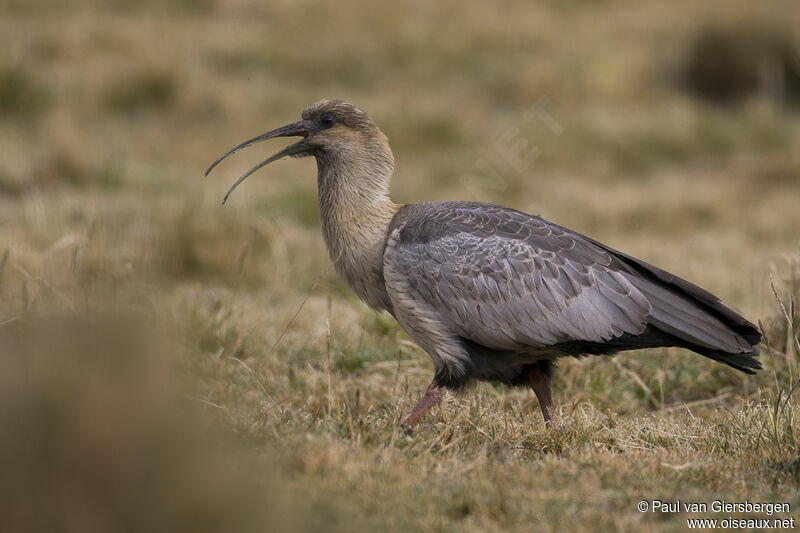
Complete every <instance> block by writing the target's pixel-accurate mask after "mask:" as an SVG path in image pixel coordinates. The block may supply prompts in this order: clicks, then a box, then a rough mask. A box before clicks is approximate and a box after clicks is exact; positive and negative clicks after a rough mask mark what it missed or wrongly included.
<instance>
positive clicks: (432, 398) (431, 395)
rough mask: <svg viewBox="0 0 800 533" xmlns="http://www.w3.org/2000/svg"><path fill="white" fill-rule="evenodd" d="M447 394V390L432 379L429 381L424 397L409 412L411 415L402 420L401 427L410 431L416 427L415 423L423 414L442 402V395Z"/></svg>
mask: <svg viewBox="0 0 800 533" xmlns="http://www.w3.org/2000/svg"><path fill="white" fill-rule="evenodd" d="M445 392H447V389H446V388H445V387H443V386H441V385H439V383H437V382H436V380H435V379H434V380H433V381H431V384H430V385H428V390H426V391H425V395H424V396H423V397H422V399H421V400H420V401H419V403H418V404H417V405H416V406H415V407H414V409H412V410H411V413H410V414H409V415H408V416H407V417H406V418H405V419H404V420H403V422H402V423H401V425H402V426H403V427H404V428H405V429H407V430H410V429H411V428H413V427H414V426H416V425H417V422H419V421H420V419H421V418H422V417H423V416H425V413H427V412H428V411H430V410H431V408H432V407H435V406H436V405H438V404H439V402H441V401H442V398H444V393H445Z"/></svg>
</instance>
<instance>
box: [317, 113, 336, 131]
mask: <svg viewBox="0 0 800 533" xmlns="http://www.w3.org/2000/svg"><path fill="white" fill-rule="evenodd" d="M319 124H320V126H322V128H323V129H326V130H327V129H328V128H331V127H333V125H334V124H336V118H335V117H334V116H333V115H331V114H329V113H325V114H324V115H322V116H321V117H319Z"/></svg>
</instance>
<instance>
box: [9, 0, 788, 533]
mask: <svg viewBox="0 0 800 533" xmlns="http://www.w3.org/2000/svg"><path fill="white" fill-rule="evenodd" d="M0 13H2V15H3V16H1V17H0V46H2V47H3V49H5V50H10V51H11V55H10V57H9V59H8V60H6V61H5V62H4V65H5V66H2V68H0V96H4V97H3V98H0V100H2V103H0V111H1V112H3V116H4V117H8V118H9V119H10V120H6V121H0V146H2V147H3V151H2V152H3V157H2V158H0V361H1V362H2V365H3V366H2V371H0V457H2V460H3V465H4V472H3V474H4V475H3V476H0V478H2V479H0V502H2V503H0V529H2V530H3V531H23V530H24V531H29V530H33V529H42V530H68V531H115V530H147V531H176V530H185V531H205V530H208V531H219V530H231V531H248V530H253V531H264V530H276V531H277V530H280V531H283V530H308V531H316V530H320V529H326V530H333V531H336V530H339V529H341V530H347V531H353V530H387V529H388V530H408V531H412V530H413V531H418V530H422V531H503V530H534V529H535V530H537V531H539V530H541V531H556V530H578V531H582V530H590V531H599V530H608V529H622V530H641V529H653V528H655V529H659V530H666V531H683V530H685V529H686V522H685V519H686V518H687V517H690V516H691V515H688V514H659V513H640V512H638V511H637V509H636V505H637V503H638V502H639V501H641V500H652V499H661V500H663V501H667V500H669V501H674V500H678V499H680V500H682V501H684V502H688V501H700V502H707V503H710V502H711V501H712V500H714V499H727V500H728V501H744V500H745V499H749V500H750V501H776V502H788V503H790V504H791V506H792V509H793V512H794V510H795V509H798V508H800V507H799V506H800V491H798V488H800V485H798V483H800V474H799V472H800V467H799V466H798V465H799V464H800V461H799V460H798V457H800V449H799V445H798V431H799V428H798V416H800V413H798V394H800V392H798V391H797V390H795V391H794V392H793V393H792V394H791V395H790V394H789V391H790V390H792V388H793V385H794V384H795V383H796V380H797V378H798V376H800V358H799V356H800V347H799V346H797V342H796V336H797V327H798V324H799V323H800V314H799V312H798V309H797V305H796V302H797V300H798V299H800V248H799V246H800V242H799V241H798V239H800V232H798V228H800V209H798V208H797V204H798V197H799V196H798V195H800V157H798V154H800V115H798V114H797V111H796V109H794V108H793V107H791V106H790V105H786V102H784V101H781V100H780V99H776V98H774V97H773V96H774V95H770V94H769V93H768V92H762V91H755V92H754V93H752V94H751V93H748V95H747V96H746V97H742V98H739V99H737V100H736V101H735V102H724V103H721V104H720V103H716V104H715V103H709V102H708V101H706V100H704V99H701V98H695V97H694V96H693V95H692V93H691V92H690V91H687V90H686V87H685V86H684V85H681V83H677V82H678V81H680V80H679V79H676V74H675V73H676V68H677V67H679V66H680V65H685V64H686V62H687V61H689V60H690V59H691V54H692V53H693V52H692V47H691V46H690V44H691V43H692V42H693V39H694V38H695V37H696V36H698V35H702V32H703V31H704V28H706V27H708V24H707V21H709V20H714V21H715V24H721V25H728V26H727V27H729V28H739V27H742V24H744V25H745V26H746V25H747V24H750V23H751V22H752V24H754V25H757V26H758V27H759V28H764V27H766V28H768V29H769V28H774V29H775V32H776V35H780V39H781V42H794V43H795V45H794V46H795V50H797V49H798V48H797V44H796V40H797V39H798V37H799V36H798V35H797V33H796V30H794V29H793V28H800V18H799V17H800V10H798V9H797V7H796V6H795V4H794V3H792V2H790V1H788V0H786V1H784V0H772V1H770V2H766V3H760V4H753V3H751V2H744V1H736V2H723V1H722V0H719V1H716V0H715V1H713V2H711V3H706V4H703V5H698V4H697V3H696V2H688V1H684V0H680V1H679V2H677V3H675V2H671V3H669V4H663V3H659V2H646V3H644V4H642V5H638V6H636V7H631V5H630V4H628V3H624V2H614V1H611V2H602V3H595V2H570V3H566V4H563V3H561V4H558V5H557V4H548V3H545V4H534V3H526V2H504V3H503V5H502V6H500V8H499V9H498V8H497V6H494V5H490V4H483V3H478V2H471V3H469V4H468V5H462V6H459V7H458V8H454V7H448V6H446V5H444V4H425V5H423V4H411V5H391V6H390V5H385V6H377V5H373V4H370V3H368V2H356V3H355V4H353V5H348V6H344V5H340V4H320V5H316V6H315V7H314V8H313V9H312V8H310V7H308V6H306V5H304V4H302V3H297V2H294V3H277V4H269V5H267V4H263V3H255V2H234V3H230V2H219V1H211V0H202V1H200V2H187V1H178V2H175V3H173V4H171V5H170V6H167V7H160V6H156V5H155V4H154V3H149V2H148V3H145V4H135V3H130V2H127V1H124V2H116V3H113V4H109V5H105V4H104V5H103V7H102V9H99V8H98V6H97V4H96V3H95V2H92V1H90V0H86V1H85V2H79V3H78V4H76V5H75V6H74V8H73V7H71V8H70V9H69V10H66V9H64V8H63V6H60V5H57V4H55V3H52V2H50V1H47V0H41V1H37V2H35V3H20V2H12V3H10V4H9V5H8V6H5V7H3V8H0ZM756 23H757V24H756ZM767 33H769V32H767ZM742 46H747V43H745V44H743V45H742ZM752 46H754V47H756V48H757V47H758V46H761V45H759V44H758V43H755V44H752ZM783 46H786V45H783ZM742 53H747V52H746V51H745V52H742ZM687 54H688V55H687ZM787 57H788V56H787ZM678 70H679V69H678ZM322 96H336V97H341V98H345V99H348V100H351V101H353V102H354V103H356V104H357V105H359V106H362V107H363V108H364V109H365V110H366V111H367V112H369V113H370V114H371V115H372V116H373V117H374V118H375V119H376V120H377V122H378V123H379V125H380V126H381V128H382V129H383V130H384V132H385V133H386V134H387V135H388V136H389V138H390V142H391V144H392V147H393V149H394V153H395V158H396V160H397V171H396V174H395V179H394V181H393V194H394V197H395V199H396V200H397V201H401V202H405V201H419V200H432V199H468V200H470V199H472V200H486V201H493V202H498V203H503V204H506V205H510V206H513V207H516V208H520V209H524V210H527V211H529V212H533V213H538V214H542V215H543V216H545V217H546V218H548V219H550V220H553V221H555V222H557V223H560V224H563V225H565V226H568V227H571V228H574V229H576V230H578V231H581V232H584V233H587V234H589V235H591V236H593V237H595V238H597V239H599V240H601V241H603V242H607V243H608V244H609V245H612V246H614V247H617V248H620V249H622V250H624V251H626V252H628V253H631V254H633V255H636V256H638V257H642V258H643V259H645V260H648V261H650V262H652V263H655V264H657V265H659V266H662V267H664V268H666V269H668V270H670V271H672V272H675V273H676V274H678V275H681V276H683V277H686V278H688V279H690V280H692V281H694V282H696V283H699V284H700V285H702V286H704V287H706V288H708V289H709V290H711V291H712V292H714V293H715V294H718V295H720V296H722V297H723V299H724V300H725V302H726V303H728V304H730V305H731V306H733V307H734V308H735V309H737V310H739V311H741V312H742V313H743V314H744V315H745V316H747V317H748V318H750V319H751V320H753V321H759V322H760V323H761V324H762V325H763V328H764V331H765V332H766V334H767V335H766V339H767V340H766V343H765V346H764V347H763V349H762V356H761V360H762V362H763V364H764V370H762V371H761V372H760V373H759V374H758V375H757V376H754V377H748V376H744V375H742V374H739V373H736V372H735V371H733V370H731V369H728V368H727V367H723V366H721V365H719V364H716V363H714V362H713V361H709V360H706V359H704V358H702V357H700V356H698V355H696V354H692V353H689V352H685V351H681V350H676V349H656V350H650V351H645V352H632V353H625V354H621V355H619V356H617V357H616V358H614V359H611V358H591V359H584V360H565V361H563V362H561V363H560V366H559V370H558V374H557V376H556V380H555V385H554V394H555V399H556V402H557V405H558V408H559V410H560V413H561V415H562V417H563V424H562V425H561V426H560V427H558V428H554V429H547V428H545V427H544V425H543V423H542V421H541V416H540V413H539V410H538V405H537V403H536V400H535V397H534V396H533V394H532V393H531V392H530V391H528V390H523V389H508V388H505V387H501V386H497V385H494V384H478V385H475V386H473V387H470V388H468V389H467V390H466V391H464V393H463V394H460V395H453V396H448V397H447V398H446V399H445V400H444V402H443V404H442V405H441V407H440V408H438V409H436V410H434V411H433V412H432V413H431V414H430V415H429V416H428V417H427V418H425V419H424V420H423V422H422V423H421V424H420V426H419V427H418V429H417V431H416V432H415V433H414V434H413V435H406V434H405V433H403V432H402V431H401V430H400V428H399V426H398V423H399V421H400V420H401V419H402V418H403V416H405V415H406V414H407V413H408V411H409V410H410V409H411V407H412V406H413V405H414V404H415V403H416V402H417V401H418V399H419V397H420V395H421V393H422V391H423V390H424V388H425V387H426V385H427V383H428V382H429V380H430V378H431V376H432V364H431V362H430V360H429V357H428V356H427V355H426V354H425V353H424V352H422V351H421V350H420V349H419V348H418V347H416V346H415V345H414V344H413V343H412V342H411V341H410V340H409V338H408V337H407V336H406V334H405V333H404V332H403V331H402V330H401V329H400V328H399V326H398V325H397V324H396V323H395V322H394V320H392V319H391V317H389V316H387V315H375V314H374V313H372V312H371V311H370V310H368V309H367V308H366V307H365V306H364V305H363V304H361V303H360V302H358V301H357V299H356V298H355V296H354V295H352V294H351V293H350V291H349V290H348V289H347V288H346V287H345V286H344V284H343V283H342V282H341V281H339V280H338V279H337V278H336V276H335V274H334V272H333V270H332V268H331V267H330V260H329V258H328V256H327V253H326V251H325V248H324V245H323V243H322V238H321V236H320V231H319V222H318V217H317V212H316V205H315V196H316V191H315V188H316V184H315V183H314V174H315V166H314V163H313V161H309V160H300V161H295V160H289V159H287V160H285V161H281V162H279V163H276V164H275V165H271V166H270V167H269V168H267V169H265V170H264V171H262V172H261V173H260V174H259V175H258V176H254V177H252V178H251V179H250V180H248V182H247V183H246V184H244V185H243V187H242V188H240V189H239V190H237V191H236V193H235V194H234V195H233V196H232V197H231V199H230V201H229V202H228V204H227V205H226V206H225V207H222V206H220V201H221V199H222V196H223V195H224V193H225V190H226V189H227V187H228V186H229V185H230V183H231V181H232V180H233V179H234V178H235V177H236V176H237V175H239V174H240V173H242V172H244V171H245V170H246V169H248V168H250V167H251V166H252V165H253V164H255V163H256V162H258V161H261V160H262V159H263V158H264V157H265V156H266V155H267V154H271V153H273V152H275V151H277V150H278V149H279V147H280V146H282V145H281V143H280V142H278V141H274V144H269V145H259V146H258V147H253V148H251V149H249V150H247V151H245V152H242V153H241V154H237V156H236V157H235V158H231V159H230V160H226V161H225V163H224V164H223V165H221V166H220V168H219V169H217V171H215V173H214V175H212V176H211V177H209V178H205V179H204V178H203V177H202V173H203V171H204V170H205V168H206V167H207V165H208V164H209V163H210V162H211V161H213V160H214V159H215V158H216V157H217V156H218V155H219V154H221V153H222V152H224V151H225V150H227V149H228V148H230V147H231V146H233V145H235V144H237V143H238V142H240V141H242V140H244V139H246V138H249V137H252V136H254V135H257V134H259V133H261V132H263V131H267V130H268V129H271V128H273V127H276V126H279V125H282V124H284V123H287V122H289V121H293V120H297V117H298V116H299V113H300V111H301V110H302V108H303V107H304V106H305V105H307V104H309V103H311V102H312V101H314V100H316V99H317V98H319V97H322ZM543 110H544V112H543ZM545 112H546V113H545ZM771 276H774V278H775V288H776V290H777V295H778V297H779V298H780V300H781V302H782V304H783V309H782V308H781V305H779V303H778V300H777V299H776V297H775V294H773V289H772V287H771ZM784 309H785V314H784ZM697 516H699V517H712V514H711V513H707V514H700V515H697ZM719 518H724V516H720V517H719Z"/></svg>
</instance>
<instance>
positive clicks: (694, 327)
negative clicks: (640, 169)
mask: <svg viewBox="0 0 800 533" xmlns="http://www.w3.org/2000/svg"><path fill="white" fill-rule="evenodd" d="M593 242H594V243H595V244H597V245H598V246H600V247H602V248H603V249H605V250H606V251H607V252H609V253H610V254H611V255H612V256H613V257H614V259H616V260H617V261H618V263H617V265H616V266H617V268H619V269H620V270H622V271H623V272H627V275H626V277H627V278H628V280H629V281H630V282H631V283H632V284H633V285H634V286H635V287H636V288H638V289H639V290H640V291H641V292H642V294H643V295H644V296H645V297H646V298H647V299H648V300H649V301H650V304H651V305H652V306H653V310H652V314H651V316H650V319H649V320H648V327H647V329H646V330H645V331H644V332H643V333H642V334H641V335H638V336H636V337H635V338H628V339H627V340H628V342H631V343H633V344H637V345H638V346H636V347H644V346H679V347H682V348H688V349H689V350H692V351H695V352H697V353H699V354H701V355H704V356H706V357H708V358H710V359H714V360H715V361H719V362H720V363H725V364H726V365H728V366H731V367H733V368H735V369H737V370H741V371H742V372H746V373H748V374H755V370H758V369H760V368H761V363H760V362H759V361H758V360H757V359H756V357H757V356H758V348H757V345H758V344H759V343H760V342H761V332H760V331H759V330H758V328H757V327H756V326H755V325H753V324H752V323H750V322H748V321H747V320H746V319H745V318H744V317H742V316H741V315H739V314H737V313H736V312H735V311H733V310H732V309H730V308H728V307H726V306H724V305H723V304H722V302H721V301H720V299H719V298H717V297H716V296H714V295H713V294H711V293H710V292H708V291H706V290H704V289H701V288H700V287H698V286H697V285H694V284H692V283H689V282H688V281H686V280H684V279H681V278H679V277H677V276H674V275H672V274H670V273H669V272H666V271H665V270H661V269H660V268H658V267H654V266H653V265H650V264H648V263H645V262H644V261H641V260H639V259H636V258H635V257H631V256H629V255H626V254H623V253H622V252H618V251H617V250H614V249H612V248H609V247H607V246H605V245H603V244H601V243H598V242H597V241H593Z"/></svg>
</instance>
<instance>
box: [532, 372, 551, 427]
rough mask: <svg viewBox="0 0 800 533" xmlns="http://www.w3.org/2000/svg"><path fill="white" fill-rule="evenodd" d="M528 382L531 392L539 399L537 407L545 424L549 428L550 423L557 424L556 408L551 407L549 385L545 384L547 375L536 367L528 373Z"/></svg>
mask: <svg viewBox="0 0 800 533" xmlns="http://www.w3.org/2000/svg"><path fill="white" fill-rule="evenodd" d="M528 381H529V382H530V384H531V388H532V389H533V392H534V393H536V398H538V399H539V407H541V408H542V416H543V417H544V422H545V424H547V425H548V426H550V425H551V424H552V423H555V422H558V415H557V414H556V408H555V406H554V405H553V397H552V396H551V394H550V384H549V383H547V374H545V373H544V372H542V370H541V369H539V368H538V367H534V368H533V369H532V370H531V371H530V372H528Z"/></svg>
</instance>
